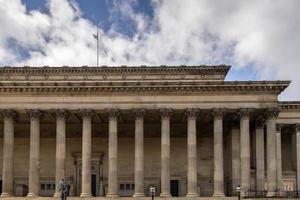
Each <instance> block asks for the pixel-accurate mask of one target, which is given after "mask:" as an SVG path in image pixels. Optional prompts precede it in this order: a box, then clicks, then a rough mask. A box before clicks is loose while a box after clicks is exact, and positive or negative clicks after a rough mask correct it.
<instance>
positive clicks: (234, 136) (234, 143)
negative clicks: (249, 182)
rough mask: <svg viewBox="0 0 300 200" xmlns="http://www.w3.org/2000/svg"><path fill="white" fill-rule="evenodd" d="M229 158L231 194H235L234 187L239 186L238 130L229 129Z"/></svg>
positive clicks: (235, 128)
mask: <svg viewBox="0 0 300 200" xmlns="http://www.w3.org/2000/svg"><path fill="white" fill-rule="evenodd" d="M231 156H232V161H231V162H232V163H231V166H232V169H231V170H232V172H231V174H232V188H231V190H232V193H233V194H236V187H237V186H238V185H240V177H241V176H240V175H241V161H240V129H239V128H237V127H233V128H232V129H231Z"/></svg>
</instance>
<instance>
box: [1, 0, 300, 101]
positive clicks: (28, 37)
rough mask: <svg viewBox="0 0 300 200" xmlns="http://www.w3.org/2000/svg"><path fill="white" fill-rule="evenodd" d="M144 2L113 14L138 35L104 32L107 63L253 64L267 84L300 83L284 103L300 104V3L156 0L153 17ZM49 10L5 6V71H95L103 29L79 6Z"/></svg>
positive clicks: (16, 2)
mask: <svg viewBox="0 0 300 200" xmlns="http://www.w3.org/2000/svg"><path fill="white" fill-rule="evenodd" d="M118 2H119V1H118ZM136 3H137V1H136V0H128V1H122V3H117V2H115V3H114V8H112V12H111V13H112V15H113V14H115V13H116V12H119V13H120V16H122V17H124V18H126V19H128V20H131V22H132V23H134V24H135V26H136V33H135V34H134V36H133V37H132V38H129V37H127V36H125V35H123V34H122V33H120V32H118V30H119V28H120V27H118V24H117V23H116V24H113V25H112V26H111V30H109V31H108V32H104V31H103V30H100V32H101V41H100V44H101V45H100V47H101V54H100V55H101V56H100V61H101V64H104V65H121V64H127V65H133V64H138V65H139V64H158V65H161V64H223V63H225V64H232V65H233V66H234V68H235V69H239V68H243V67H245V66H248V67H249V64H252V68H253V69H254V71H257V72H258V73H257V74H259V75H260V78H261V79H291V80H293V83H292V85H291V87H289V88H288V90H286V92H285V93H284V95H283V98H282V99H291V100H292V99H297V98H298V99H299V98H300V92H299V91H300V76H299V71H300V70H299V66H298V65H299V64H300V56H299V55H298V54H299V52H300V37H299V35H300V25H299V24H300V12H299V11H298V10H299V8H300V1H298V0H253V1H240V0H229V1H223V0H220V1H211V0H201V1H200V0H185V1H182V0H164V1H163V0H153V6H154V17H153V19H151V18H149V17H148V16H147V15H144V14H142V13H137V12H135V10H134V9H133V5H134V4H136ZM48 6H49V12H50V14H49V15H47V14H43V13H41V12H39V11H30V12H28V11H27V10H26V8H25V6H24V5H22V3H21V1H20V0H10V1H6V0H0V13H1V17H0V27H1V28H0V65H6V64H10V65H34V66H40V65H50V66H51V65H78V66H81V65H95V61H96V57H95V50H96V45H95V41H94V39H93V38H92V37H91V34H92V33H94V32H95V26H94V24H93V23H92V22H90V21H89V20H87V19H84V18H83V17H82V16H81V11H80V10H79V7H78V4H77V3H76V1H75V0H72V1H67V0H49V3H48ZM12 41H13V42H15V43H16V46H17V47H20V48H21V49H24V50H25V51H27V53H28V54H29V57H25V58H24V57H22V56H20V55H22V54H20V53H19V49H16V48H14V47H13V46H14V45H12V44H11V42H12Z"/></svg>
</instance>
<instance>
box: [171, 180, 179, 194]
mask: <svg viewBox="0 0 300 200" xmlns="http://www.w3.org/2000/svg"><path fill="white" fill-rule="evenodd" d="M171 195H172V197H178V196H179V182H178V180H171Z"/></svg>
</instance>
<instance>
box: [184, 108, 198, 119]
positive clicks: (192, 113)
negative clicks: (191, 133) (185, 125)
mask: <svg viewBox="0 0 300 200" xmlns="http://www.w3.org/2000/svg"><path fill="white" fill-rule="evenodd" d="M185 115H186V116H187V117H188V119H196V118H197V116H198V115H199V109H198V108H187V109H186V110H185Z"/></svg>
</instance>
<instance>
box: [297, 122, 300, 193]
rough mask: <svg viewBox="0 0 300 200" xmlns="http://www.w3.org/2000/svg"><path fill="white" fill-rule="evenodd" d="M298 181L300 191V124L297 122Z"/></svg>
mask: <svg viewBox="0 0 300 200" xmlns="http://www.w3.org/2000/svg"><path fill="white" fill-rule="evenodd" d="M296 182H297V183H296V184H297V190H298V191H300V124H296Z"/></svg>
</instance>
